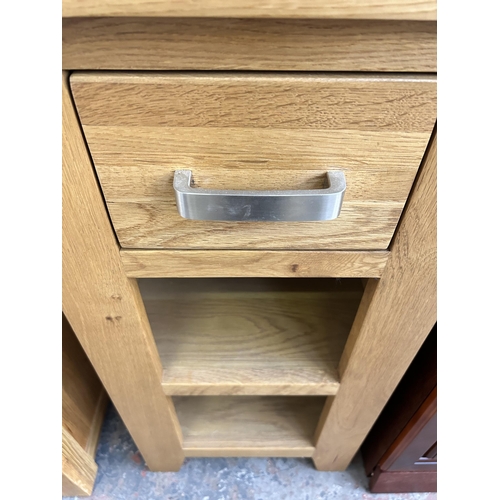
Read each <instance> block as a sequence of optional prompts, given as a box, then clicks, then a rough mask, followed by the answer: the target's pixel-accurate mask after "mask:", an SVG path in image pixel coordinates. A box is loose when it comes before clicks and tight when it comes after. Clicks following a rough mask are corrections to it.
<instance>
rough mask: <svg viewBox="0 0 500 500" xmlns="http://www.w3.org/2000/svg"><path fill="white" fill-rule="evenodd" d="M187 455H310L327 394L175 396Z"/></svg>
mask: <svg viewBox="0 0 500 500" xmlns="http://www.w3.org/2000/svg"><path fill="white" fill-rule="evenodd" d="M173 399H174V403H175V408H176V410H177V413H178V415H179V420H180V422H181V426H182V432H183V435H184V453H185V454H186V456H193V457H206V456H210V457H212V456H219V457H241V456H246V457H273V456H274V457H308V456H311V455H312V453H313V451H314V446H313V444H312V437H313V434H314V427H315V426H316V423H317V422H318V418H319V414H320V412H321V408H322V406H323V404H324V401H325V398H322V397H315V396H304V397H294V396H282V397H277V396H268V397H256V396H235V397H231V396H197V397H189V396H188V397H174V398H173Z"/></svg>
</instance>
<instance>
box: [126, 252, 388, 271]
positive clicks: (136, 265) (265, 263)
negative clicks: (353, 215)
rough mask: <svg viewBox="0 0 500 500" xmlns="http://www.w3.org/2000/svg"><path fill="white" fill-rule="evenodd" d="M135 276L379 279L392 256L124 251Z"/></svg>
mask: <svg viewBox="0 0 500 500" xmlns="http://www.w3.org/2000/svg"><path fill="white" fill-rule="evenodd" d="M120 255H121V257H122V262H123V267H124V269H125V273H126V274H127V276H130V277H134V278H224V277H227V278H259V277H260V278H265V277H271V278H272V277H275V278H292V277H293V278H361V277H364V276H367V277H369V278H377V277H380V276H381V275H382V272H383V270H384V267H385V263H386V262H387V257H388V256H389V252H385V251H383V250H380V251H374V252H346V251H344V252H342V251H341V252H335V251H332V252H330V251H328V250H325V251H319V252H310V251H307V250H301V251H290V250H288V251H280V250H267V251H264V250H121V252H120Z"/></svg>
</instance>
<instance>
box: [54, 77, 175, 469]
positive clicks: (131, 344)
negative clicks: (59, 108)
mask: <svg viewBox="0 0 500 500" xmlns="http://www.w3.org/2000/svg"><path fill="white" fill-rule="evenodd" d="M62 98H63V310H64V314H65V315H66V317H67V319H68V321H69V323H70V324H71V326H72V328H73V330H74V332H75V334H76V335H77V337H78V339H79V341H80V343H81V344H82V347H83V348H84V350H85V352H86V354H87V356H88V357H89V359H90V361H91V362H92V364H93V366H94V368H95V370H96V371H97V373H98V375H99V377H100V379H101V381H102V382H103V384H104V386H105V388H106V390H107V392H108V394H109V395H110V397H111V399H112V401H113V403H114V404H115V406H116V408H117V409H118V412H119V413H120V415H121V417H122V419H123V420H124V422H125V425H126V426H127V428H128V430H129V431H130V433H131V435H132V437H133V439H134V441H135V442H136V444H137V446H138V447H139V450H140V451H141V453H142V455H143V456H144V459H145V460H146V463H147V464H148V466H149V468H150V469H152V470H178V469H179V468H180V466H181V464H182V461H183V458H184V457H183V452H182V449H181V432H180V426H179V423H178V420H177V417H176V415H175V410H174V407H173V404H172V401H171V399H170V398H168V397H166V396H165V395H164V393H163V391H162V388H161V384H160V380H161V363H160V359H159V357H158V352H157V350H156V347H155V345H154V340H153V336H152V333H151V329H150V327H149V323H148V320H147V316H146V312H145V310H144V304H143V303H142V299H141V296H140V293H139V289H138V286H137V283H136V281H135V280H134V279H129V278H127V277H126V276H125V273H124V270H123V267H122V263H121V259H120V254H119V247H118V245H117V243H116V240H115V236H114V233H113V230H112V227H111V224H110V222H109V219H108V216H107V213H106V209H105V206H104V202H103V199H102V197H101V193H100V190H99V186H98V183H97V181H96V178H95V174H94V171H93V167H92V163H91V160H90V158H89V155H88V152H87V149H86V146H85V142H84V140H83V137H82V134H81V130H80V126H79V122H78V119H77V116H76V113H75V110H74V108H73V103H72V100H71V96H70V92H69V89H68V82H67V76H66V75H64V74H63V94H62Z"/></svg>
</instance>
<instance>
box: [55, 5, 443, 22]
mask: <svg viewBox="0 0 500 500" xmlns="http://www.w3.org/2000/svg"><path fill="white" fill-rule="evenodd" d="M62 5H63V10H62V15H63V17H85V16H115V17H127V16H144V17H150V16H160V17H253V18H266V17H272V18H273V17H274V18H340V19H412V20H418V21H422V20H436V12H437V9H436V1H435V0H333V1H327V0H300V1H297V0H63V4H62Z"/></svg>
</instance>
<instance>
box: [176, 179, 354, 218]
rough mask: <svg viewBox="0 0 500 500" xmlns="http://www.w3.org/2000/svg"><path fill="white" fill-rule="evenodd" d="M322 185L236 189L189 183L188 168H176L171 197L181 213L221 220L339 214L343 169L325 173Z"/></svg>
mask: <svg viewBox="0 0 500 500" xmlns="http://www.w3.org/2000/svg"><path fill="white" fill-rule="evenodd" d="M325 184H327V185H326V186H325V188H324V189H310V190H296V191H293V190H287V191H236V190H230V189H221V190H218V189H203V188H194V187H191V170H176V171H175V174H174V190H175V199H176V201H177V210H178V211H179V214H180V215H181V217H184V218H185V219H194V220H225V221H321V220H332V219H335V218H336V217H338V215H339V214H340V208H341V206H342V199H343V198H344V192H345V189H346V182H345V176H344V172H342V171H341V170H331V171H329V172H327V173H326V182H325Z"/></svg>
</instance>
